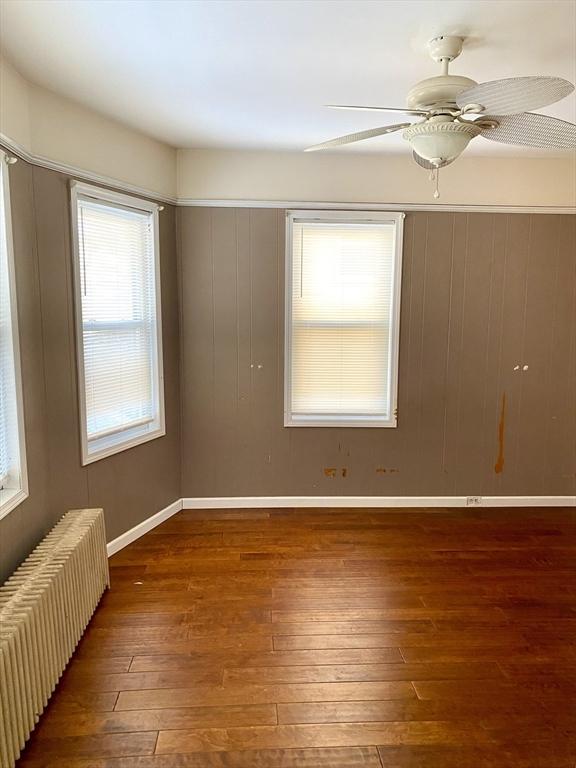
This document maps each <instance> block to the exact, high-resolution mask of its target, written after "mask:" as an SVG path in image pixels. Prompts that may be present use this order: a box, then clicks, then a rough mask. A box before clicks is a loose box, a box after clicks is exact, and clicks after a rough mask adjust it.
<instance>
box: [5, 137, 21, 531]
mask: <svg viewBox="0 0 576 768" xmlns="http://www.w3.org/2000/svg"><path fill="white" fill-rule="evenodd" d="M27 496H28V480H27V476H26V450H25V441H24V417H23V409H22V380H21V374H20V347H19V341H18V315H17V311H16V285H15V278H14V252H13V249H12V222H11V216H10V188H9V182H8V164H7V162H6V155H5V154H4V153H3V152H0V517H4V516H5V515H7V514H8V512H10V511H11V510H12V509H14V507H16V506H17V505H18V504H20V502H22V501H24V499H25V498H26V497H27Z"/></svg>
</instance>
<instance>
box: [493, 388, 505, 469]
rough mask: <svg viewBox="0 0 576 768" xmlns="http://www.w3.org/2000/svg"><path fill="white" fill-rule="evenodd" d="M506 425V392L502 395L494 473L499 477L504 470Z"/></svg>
mask: <svg viewBox="0 0 576 768" xmlns="http://www.w3.org/2000/svg"><path fill="white" fill-rule="evenodd" d="M505 424H506V392H504V394H503V395H502V407H501V408H500V420H499V422H498V457H497V459H496V464H494V472H496V474H497V475H499V474H500V473H501V472H502V470H503V469H504V427H505Z"/></svg>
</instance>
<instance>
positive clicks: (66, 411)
mask: <svg viewBox="0 0 576 768" xmlns="http://www.w3.org/2000/svg"><path fill="white" fill-rule="evenodd" d="M68 183H69V178H68V177H67V176H65V175H63V174H59V173H56V172H54V171H49V170H46V169H43V168H37V167H33V166H30V165H28V164H27V163H25V162H23V161H18V163H16V165H13V166H10V189H11V201H12V219H13V230H14V249H15V262H16V282H17V295H18V313H19V323H20V337H21V352H22V368H23V370H22V374H23V389H24V409H25V421H26V450H27V456H28V475H29V483H30V495H29V498H28V499H26V500H25V501H24V502H23V503H22V504H21V505H19V506H18V507H16V509H14V510H13V511H12V512H11V513H10V514H9V515H7V516H6V517H5V518H4V519H3V520H1V521H0V582H1V581H2V580H3V578H5V577H6V576H7V575H8V574H10V573H11V572H12V571H13V570H14V568H15V567H16V566H17V565H18V564H19V563H20V562H21V561H22V560H23V559H24V558H25V557H26V556H27V555H28V553H29V552H30V551H31V550H32V549H33V548H34V546H35V545H36V544H37V543H38V541H40V539H41V538H42V537H43V536H44V535H45V533H46V532H47V531H48V530H49V529H50V528H51V527H52V526H53V525H54V523H55V522H56V521H57V520H58V519H59V517H60V516H61V515H62V514H64V512H66V511H67V510H68V509H73V508H76V507H104V510H105V514H106V528H107V536H108V540H111V539H114V538H115V537H117V536H119V535H120V534H121V533H123V532H124V531H126V530H128V529H129V528H132V527H133V526H134V525H136V524H137V523H139V522H141V521H142V520H145V519H146V518H147V517H150V515H152V514H154V513H156V512H158V511H159V510H160V509H162V508H163V507H165V506H166V505H168V504H170V503H171V502H173V501H174V500H175V499H176V498H179V497H180V495H181V494H180V466H179V465H180V402H179V389H180V388H179V355H178V335H179V331H178V287H177V259H176V242H175V211H174V209H173V208H172V207H171V206H166V208H165V210H164V211H163V212H162V213H161V214H160V247H161V277H162V324H163V345H164V376H165V397H166V431H167V434H166V436H165V437H162V438H159V439H157V440H153V441H151V442H149V443H145V444H143V445H140V446H137V447H136V448H132V449H130V450H128V451H124V452H122V453H119V454H116V455H115V456H111V457H109V458H107V459H102V460H101V461H98V462H95V463H94V464H90V465H89V466H87V467H82V465H81V460H80V437H79V417H78V398H77V377H76V357H75V354H76V352H75V340H74V316H73V290H72V255H71V243H70V202H69V186H68Z"/></svg>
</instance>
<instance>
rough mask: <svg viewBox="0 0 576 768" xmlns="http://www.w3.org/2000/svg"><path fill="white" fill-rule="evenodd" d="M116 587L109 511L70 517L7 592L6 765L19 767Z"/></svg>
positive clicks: (1, 620) (1, 744) (1, 652)
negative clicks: (74, 655)
mask: <svg viewBox="0 0 576 768" xmlns="http://www.w3.org/2000/svg"><path fill="white" fill-rule="evenodd" d="M108 585H109V575H108V559H107V556H106V535H105V531H104V514H103V512H102V510H101V509H79V510H73V511H71V512H68V513H67V514H66V515H64V517H63V518H62V519H61V520H60V522H59V523H57V525H55V526H54V528H53V529H52V530H51V531H50V533H49V534H48V535H47V536H46V538H45V539H44V540H43V541H42V542H40V544H39V545H38V546H37V547H36V549H35V550H34V551H33V552H32V554H31V555H30V556H29V557H28V558H27V559H26V560H25V561H24V562H23V563H22V565H21V566H20V567H19V568H18V569H17V570H16V571H15V573H14V574H13V575H12V576H11V577H10V578H9V579H8V581H7V582H6V583H5V584H4V586H3V587H1V588H0V766H1V767H2V768H12V766H14V765H15V763H16V760H17V758H18V756H19V755H20V751H21V750H22V747H23V746H24V744H25V742H26V739H27V738H28V737H29V735H30V733H31V731H32V729H33V728H34V726H35V725H36V723H37V722H38V718H39V716H40V714H41V713H42V711H43V709H44V707H45V706H46V704H47V702H48V699H49V698H50V695H51V694H52V692H53V690H54V688H55V687H56V684H57V682H58V680H59V679H60V676H61V674H62V672H63V671H64V668H65V667H66V664H67V663H68V661H69V660H70V657H71V656H72V653H73V652H74V649H75V648H76V645H77V644H78V641H79V640H80V638H81V637H82V633H83V632H84V630H85V628H86V626H87V624H88V622H89V621H90V617H91V616H92V614H93V613H94V610H95V608H96V606H97V605H98V601H99V600H100V598H101V596H102V593H103V592H104V590H105V589H106V587H107V586H108Z"/></svg>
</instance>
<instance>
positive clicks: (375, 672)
mask: <svg viewBox="0 0 576 768" xmlns="http://www.w3.org/2000/svg"><path fill="white" fill-rule="evenodd" d="M502 678H503V674H502V671H501V670H500V668H499V666H498V665H497V664H495V663H493V662H465V663H456V662H455V663H446V664H443V663H437V664H338V665H329V664H326V665H315V666H304V665H302V666H291V667H241V668H239V669H226V670H225V671H224V687H226V686H228V685H242V684H244V683H259V682H260V683H331V682H341V681H358V682H364V681H370V680H373V681H378V680H407V681H411V680H494V679H495V680H501V679H502Z"/></svg>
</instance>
